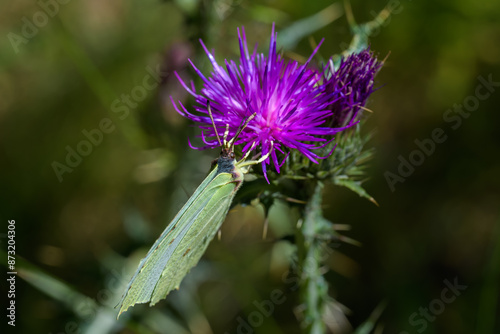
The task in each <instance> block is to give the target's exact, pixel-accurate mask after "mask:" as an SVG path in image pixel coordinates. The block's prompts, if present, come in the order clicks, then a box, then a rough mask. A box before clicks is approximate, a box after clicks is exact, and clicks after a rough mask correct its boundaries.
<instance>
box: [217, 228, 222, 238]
mask: <svg viewBox="0 0 500 334" xmlns="http://www.w3.org/2000/svg"><path fill="white" fill-rule="evenodd" d="M217 239H218V240H219V241H220V240H221V239H222V230H221V229H219V231H217Z"/></svg>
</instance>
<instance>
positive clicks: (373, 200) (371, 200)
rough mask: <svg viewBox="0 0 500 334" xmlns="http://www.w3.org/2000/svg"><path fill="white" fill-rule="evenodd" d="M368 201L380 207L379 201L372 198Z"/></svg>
mask: <svg viewBox="0 0 500 334" xmlns="http://www.w3.org/2000/svg"><path fill="white" fill-rule="evenodd" d="M368 200H369V201H370V202H372V203H373V204H375V205H376V206H378V207H380V205H378V203H377V201H376V200H375V198H373V197H370V198H369V199H368Z"/></svg>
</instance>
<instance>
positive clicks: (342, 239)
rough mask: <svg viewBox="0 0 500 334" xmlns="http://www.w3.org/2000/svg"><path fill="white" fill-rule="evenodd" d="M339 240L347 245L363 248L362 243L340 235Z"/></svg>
mask: <svg viewBox="0 0 500 334" xmlns="http://www.w3.org/2000/svg"><path fill="white" fill-rule="evenodd" d="M338 238H339V240H340V241H342V242H345V243H346V244H350V245H353V246H358V247H361V245H362V244H361V242H359V241H357V240H354V239H352V238H349V237H346V236H344V235H339V237H338Z"/></svg>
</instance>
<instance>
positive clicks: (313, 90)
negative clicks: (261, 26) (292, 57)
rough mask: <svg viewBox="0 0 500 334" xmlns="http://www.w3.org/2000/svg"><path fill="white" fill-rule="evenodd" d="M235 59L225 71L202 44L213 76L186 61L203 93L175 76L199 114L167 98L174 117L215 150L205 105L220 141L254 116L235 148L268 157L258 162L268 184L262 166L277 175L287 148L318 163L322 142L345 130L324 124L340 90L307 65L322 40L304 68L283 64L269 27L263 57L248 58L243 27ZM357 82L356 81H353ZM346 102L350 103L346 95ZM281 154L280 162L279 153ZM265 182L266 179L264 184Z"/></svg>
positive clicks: (322, 74) (297, 65)
mask: <svg viewBox="0 0 500 334" xmlns="http://www.w3.org/2000/svg"><path fill="white" fill-rule="evenodd" d="M238 38H239V46H240V58H239V60H238V63H236V62H234V61H233V60H230V61H228V60H225V62H224V65H225V66H224V67H223V66H220V65H219V64H217V62H216V61H215V58H214V56H213V54H212V53H211V52H209V51H208V50H207V48H206V47H205V45H204V44H203V41H201V40H200V43H201V45H202V46H203V48H204V49H205V52H206V54H207V55H208V58H209V60H210V62H211V63H212V66H213V71H212V73H211V74H210V76H209V77H206V76H205V75H204V74H203V73H202V72H201V71H200V70H199V69H198V68H197V67H196V66H195V65H194V64H193V63H192V62H191V61H190V63H191V65H192V66H193V68H194V70H195V71H196V73H197V74H198V75H199V76H200V78H201V79H202V80H203V88H202V89H201V91H200V92H199V93H197V92H196V89H195V87H194V83H193V82H191V87H188V85H186V84H185V83H184V82H183V80H182V79H181V78H180V77H179V75H177V73H175V74H176V76H177V78H178V79H179V81H180V82H181V84H182V85H183V86H184V88H185V89H186V90H187V91H188V92H189V93H190V94H191V95H193V96H194V97H195V101H196V104H195V106H194V109H195V110H196V111H197V112H198V113H199V114H193V113H190V112H189V111H188V110H187V109H186V108H185V107H184V105H183V104H182V103H181V102H180V101H178V104H179V106H180V107H178V106H177V104H176V103H175V102H174V100H173V99H172V103H173V104H174V106H175V108H176V110H177V112H179V113H180V114H181V115H182V116H184V117H187V118H189V119H191V120H193V121H195V122H197V123H198V124H199V127H200V128H201V130H202V133H201V136H200V137H201V138H202V140H203V142H204V143H205V144H206V146H204V147H201V148H196V147H193V146H191V143H189V145H190V146H191V147H192V148H195V149H206V148H212V147H216V146H219V143H218V141H217V140H216V139H215V137H216V135H215V131H214V129H213V126H212V122H211V120H210V117H209V116H208V108H207V104H208V103H210V107H211V109H212V114H213V117H214V123H215V127H216V128H217V132H218V134H219V136H220V137H222V136H223V134H224V132H225V131H226V126H227V127H228V132H229V137H230V138H232V137H233V136H234V135H235V134H236V132H237V130H238V128H239V127H240V126H241V125H242V124H243V123H244V122H245V120H247V119H248V118H249V116H250V115H252V114H254V113H255V114H256V116H255V117H254V118H253V119H252V120H251V121H250V122H249V124H248V125H247V126H246V127H245V129H243V131H242V133H241V134H240V136H239V137H238V138H237V140H236V143H235V144H236V145H239V144H244V146H243V148H242V152H243V153H246V152H247V151H249V150H250V151H252V150H260V153H261V154H262V155H266V154H268V153H269V157H268V158H267V159H266V160H265V161H264V162H263V163H262V170H263V173H264V176H265V178H266V180H268V179H267V172H266V171H267V165H270V164H271V161H272V164H273V165H274V168H275V170H276V171H277V172H278V173H279V172H280V167H281V166H282V164H283V163H284V161H285V160H286V159H287V157H288V153H289V150H290V149H296V150H298V151H299V152H300V153H302V154H303V155H304V156H306V157H307V158H308V159H310V160H311V161H313V162H315V163H318V159H324V158H327V157H328V156H329V155H330V154H331V153H330V154H328V155H327V156H325V157H322V156H319V155H318V154H316V153H315V152H314V150H316V149H319V148H323V147H325V146H326V145H327V144H329V143H330V142H331V141H332V140H333V139H331V140H328V139H327V138H328V137H330V136H333V135H334V134H336V133H338V132H340V131H342V130H344V129H345V128H347V127H349V126H351V125H353V123H352V122H351V124H349V126H345V127H340V128H333V127H330V126H328V124H327V121H329V120H331V118H332V116H333V113H334V111H333V109H332V107H331V105H332V104H333V103H335V102H336V101H337V100H338V98H339V97H340V94H339V92H340V91H342V88H341V87H339V85H335V84H334V83H333V80H334V79H333V76H332V78H330V79H328V80H327V79H326V78H325V77H324V71H318V70H316V69H313V68H310V67H309V63H310V62H311V59H312V58H313V56H314V55H315V54H316V52H317V50H318V48H319V47H320V45H321V43H322V42H323V40H322V41H321V42H320V43H319V45H318V47H317V48H316V49H315V50H314V51H313V53H312V55H311V56H310V57H309V59H308V60H307V62H306V63H305V64H303V65H300V64H298V63H297V62H296V61H286V60H285V59H283V57H282V56H281V55H279V54H277V52H276V39H277V34H275V32H274V25H273V29H272V34H271V42H270V45H269V53H268V55H267V56H266V55H264V54H262V53H260V54H259V53H257V51H256V49H254V51H253V53H252V54H250V53H249V51H248V47H247V42H246V36H245V30H244V28H242V29H241V32H240V30H239V29H238ZM353 82H357V81H355V80H354V81H353ZM345 95H346V96H348V99H351V97H349V95H348V94H347V91H346V93H345ZM209 138H211V139H209ZM279 153H280V154H282V155H283V154H286V155H285V157H284V158H283V160H282V162H281V163H280V162H279V160H278V154H279ZM268 182H269V180H268Z"/></svg>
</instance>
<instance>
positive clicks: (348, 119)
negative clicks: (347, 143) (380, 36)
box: [325, 48, 383, 126]
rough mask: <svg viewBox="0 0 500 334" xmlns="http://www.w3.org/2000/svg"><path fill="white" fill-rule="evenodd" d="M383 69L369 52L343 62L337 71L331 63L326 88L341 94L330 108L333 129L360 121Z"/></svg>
mask: <svg viewBox="0 0 500 334" xmlns="http://www.w3.org/2000/svg"><path fill="white" fill-rule="evenodd" d="M382 65H383V62H380V61H378V60H377V58H376V57H375V56H374V55H373V53H372V52H370V48H367V49H365V50H363V51H361V52H360V53H353V54H351V55H349V56H347V57H346V58H342V59H341V61H340V64H339V66H338V69H336V70H333V62H330V67H329V69H328V70H327V71H325V80H327V84H326V88H327V90H330V91H338V92H339V93H340V97H338V98H336V99H335V101H333V103H332V104H331V105H330V108H331V110H332V112H333V113H332V118H331V120H332V123H331V124H332V125H333V126H345V125H348V124H352V123H353V122H355V121H356V119H358V117H357V116H358V115H359V111H360V109H363V108H364V106H365V105H366V101H367V100H368V97H369V96H370V95H371V94H372V93H373V92H374V90H375V89H374V88H373V84H374V78H375V75H376V74H377V73H378V71H379V70H380V68H381V67H382ZM326 78H328V79H326Z"/></svg>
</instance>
